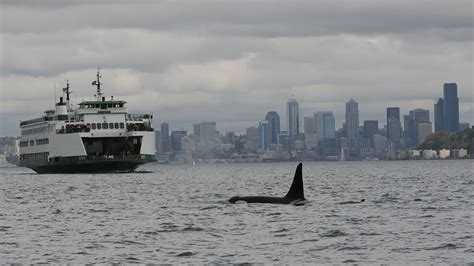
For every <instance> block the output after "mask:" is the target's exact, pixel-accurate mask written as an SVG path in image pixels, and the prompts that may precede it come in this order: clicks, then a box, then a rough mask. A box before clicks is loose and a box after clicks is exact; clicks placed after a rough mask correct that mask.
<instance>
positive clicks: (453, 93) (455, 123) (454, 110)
mask: <svg viewBox="0 0 474 266" xmlns="http://www.w3.org/2000/svg"><path fill="white" fill-rule="evenodd" d="M443 98H444V126H445V129H446V131H448V132H450V133H453V132H458V131H459V98H458V85H457V84H456V83H444V85H443Z"/></svg>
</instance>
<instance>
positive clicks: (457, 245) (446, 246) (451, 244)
mask: <svg viewBox="0 0 474 266" xmlns="http://www.w3.org/2000/svg"><path fill="white" fill-rule="evenodd" d="M463 247H464V245H460V244H453V243H445V244H442V245H440V246H437V247H429V248H425V250H439V249H456V248H463Z"/></svg>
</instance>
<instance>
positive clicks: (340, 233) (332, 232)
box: [319, 229, 347, 237]
mask: <svg viewBox="0 0 474 266" xmlns="http://www.w3.org/2000/svg"><path fill="white" fill-rule="evenodd" d="M319 236H320V237H340V236H347V234H346V233H344V232H343V231H341V230H339V229H335V230H329V231H327V232H325V233H322V234H320V235H319Z"/></svg>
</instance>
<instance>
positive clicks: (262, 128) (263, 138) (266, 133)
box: [258, 120, 271, 150]
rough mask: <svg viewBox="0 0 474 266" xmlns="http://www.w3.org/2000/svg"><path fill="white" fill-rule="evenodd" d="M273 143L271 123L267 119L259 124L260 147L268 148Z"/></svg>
mask: <svg viewBox="0 0 474 266" xmlns="http://www.w3.org/2000/svg"><path fill="white" fill-rule="evenodd" d="M270 144H271V131H270V123H269V122H268V121H267V120H263V121H260V123H259V124H258V148H259V149H263V150H268V148H270Z"/></svg>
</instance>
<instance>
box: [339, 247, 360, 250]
mask: <svg viewBox="0 0 474 266" xmlns="http://www.w3.org/2000/svg"><path fill="white" fill-rule="evenodd" d="M361 249H364V248H361V247H342V248H340V249H338V250H339V251H344V250H361Z"/></svg>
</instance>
